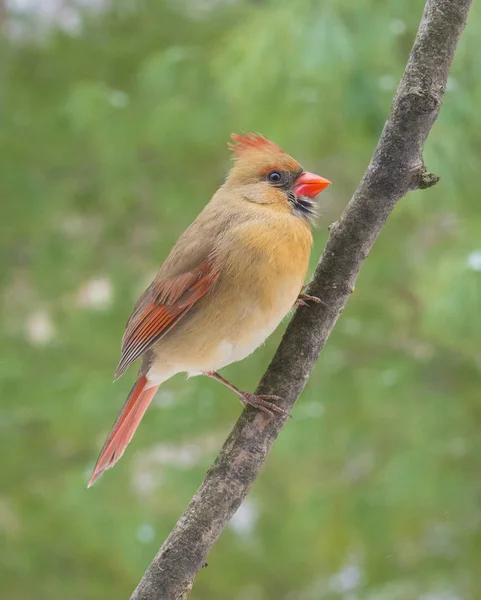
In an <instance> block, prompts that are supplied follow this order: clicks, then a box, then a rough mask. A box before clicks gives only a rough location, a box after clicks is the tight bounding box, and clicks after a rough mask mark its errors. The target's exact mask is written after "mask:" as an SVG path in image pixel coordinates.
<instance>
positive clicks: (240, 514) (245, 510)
mask: <svg viewBox="0 0 481 600" xmlns="http://www.w3.org/2000/svg"><path fill="white" fill-rule="evenodd" d="M258 519H259V511H258V509H257V507H256V505H255V504H254V502H253V501H252V500H250V499H249V498H247V499H246V500H244V502H243V503H242V504H241V505H240V506H239V508H238V509H237V512H236V513H235V515H234V516H233V517H232V519H231V521H230V523H229V527H230V528H231V529H233V530H234V531H235V532H236V533H237V534H238V535H242V536H249V535H252V533H253V532H254V530H255V527H256V524H257V520H258Z"/></svg>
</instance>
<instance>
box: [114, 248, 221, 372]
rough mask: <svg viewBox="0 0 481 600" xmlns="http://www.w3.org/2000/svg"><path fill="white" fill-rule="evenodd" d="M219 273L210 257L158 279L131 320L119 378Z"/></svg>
mask: <svg viewBox="0 0 481 600" xmlns="http://www.w3.org/2000/svg"><path fill="white" fill-rule="evenodd" d="M218 277H219V271H218V270H217V269H216V268H215V267H214V265H213V261H212V260H211V259H210V258H208V259H207V260H205V261H204V262H202V263H201V264H199V265H198V267H196V268H194V269H192V270H190V271H188V272H186V273H182V274H181V275H177V276H175V277H171V278H169V279H164V280H160V281H158V280H154V282H153V283H152V285H151V286H150V287H149V288H148V289H147V291H146V292H145V293H144V294H143V295H142V296H141V298H140V299H139V301H138V302H137V304H136V306H135V309H134V312H133V313H132V316H131V317H130V319H129V321H128V323H127V328H126V330H125V333H124V337H123V338H122V354H121V358H120V362H119V366H118V367H117V371H116V372H115V378H116V379H117V378H118V377H120V376H121V375H122V374H123V373H124V372H125V371H126V370H127V368H128V367H129V366H130V365H131V364H132V363H133V362H134V360H136V359H137V358H138V357H139V356H141V355H142V354H144V353H145V352H146V351H147V350H149V349H150V348H151V347H152V345H153V344H154V343H155V342H157V341H158V340H159V339H160V338H161V337H162V336H164V335H165V334H166V333H167V332H168V331H170V330H171V329H172V327H174V326H175V325H176V324H177V323H178V322H179V321H180V320H181V319H182V317H183V316H184V315H186V314H187V313H188V312H189V310H190V309H191V308H192V306H193V305H194V304H195V302H196V301H197V300H199V298H202V296H204V295H205V294H206V293H207V292H208V291H209V290H210V289H211V287H212V286H213V285H214V283H215V282H216V281H217V279H218Z"/></svg>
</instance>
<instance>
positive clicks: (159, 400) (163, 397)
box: [152, 389, 175, 408]
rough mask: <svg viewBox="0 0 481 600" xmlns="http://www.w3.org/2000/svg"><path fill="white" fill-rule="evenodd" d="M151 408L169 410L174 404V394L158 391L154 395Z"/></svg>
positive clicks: (167, 391)
mask: <svg viewBox="0 0 481 600" xmlns="http://www.w3.org/2000/svg"><path fill="white" fill-rule="evenodd" d="M152 404H153V406H155V407H157V408H170V407H171V406H173V405H174V404H175V394H174V392H172V391H170V390H162V389H161V390H160V391H158V392H157V394H156V395H155V398H154V401H153V403H152Z"/></svg>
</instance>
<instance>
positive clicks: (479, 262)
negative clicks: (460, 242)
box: [468, 250, 481, 271]
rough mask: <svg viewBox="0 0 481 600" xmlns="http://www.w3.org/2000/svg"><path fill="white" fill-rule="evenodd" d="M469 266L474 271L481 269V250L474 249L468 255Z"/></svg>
mask: <svg viewBox="0 0 481 600" xmlns="http://www.w3.org/2000/svg"><path fill="white" fill-rule="evenodd" d="M468 267H469V268H470V269H472V270H473V271H481V250H474V251H473V252H471V254H469V255H468Z"/></svg>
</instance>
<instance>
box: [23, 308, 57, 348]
mask: <svg viewBox="0 0 481 600" xmlns="http://www.w3.org/2000/svg"><path fill="white" fill-rule="evenodd" d="M26 335H27V339H28V341H29V342H30V343H31V344H33V345H35V346H42V345H44V344H48V343H49V342H51V341H52V340H53V339H54V337H55V328H54V325H53V322H52V318H51V317H50V314H49V313H48V312H47V311H46V310H44V309H41V310H38V311H36V312H34V313H32V314H31V315H30V316H29V317H28V318H27V322H26Z"/></svg>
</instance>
